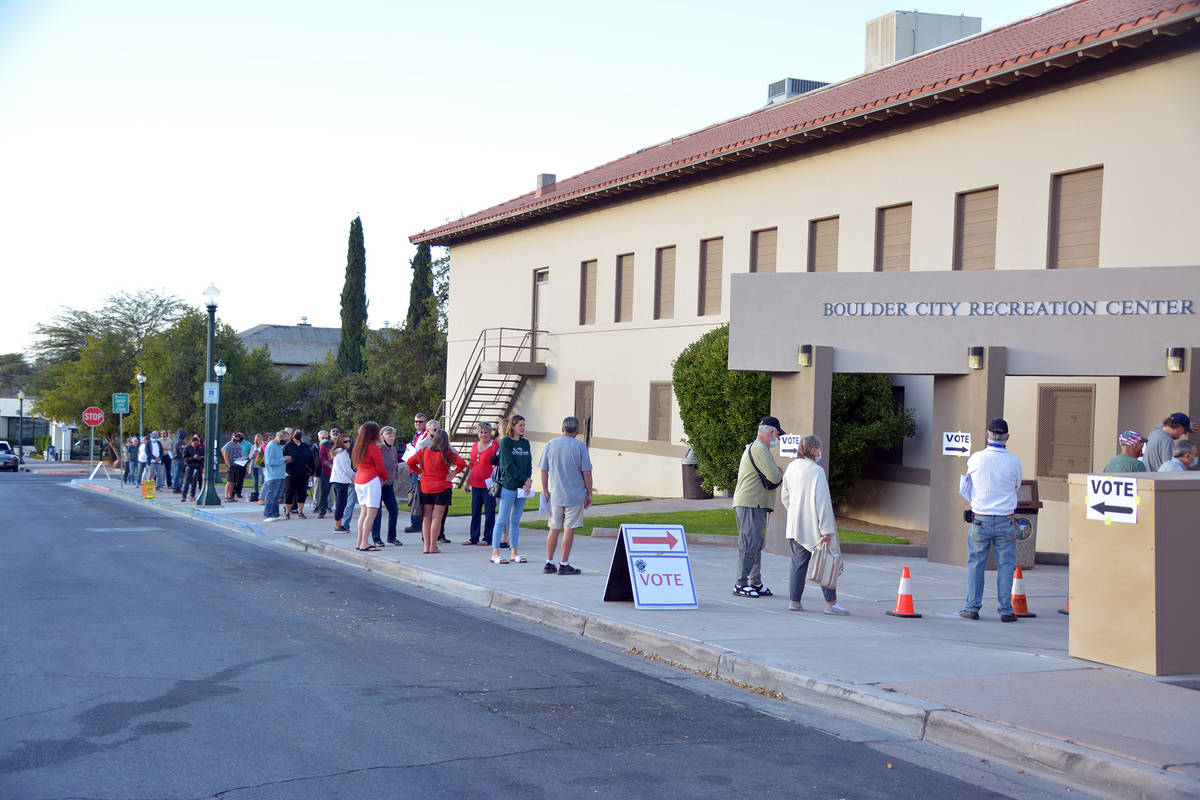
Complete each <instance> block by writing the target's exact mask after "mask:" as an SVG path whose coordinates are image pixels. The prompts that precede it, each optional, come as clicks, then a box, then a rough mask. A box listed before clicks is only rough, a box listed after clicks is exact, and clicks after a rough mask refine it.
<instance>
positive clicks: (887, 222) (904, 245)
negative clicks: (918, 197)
mask: <svg viewBox="0 0 1200 800" xmlns="http://www.w3.org/2000/svg"><path fill="white" fill-rule="evenodd" d="M911 244H912V203H905V204H904V205H900V206H889V207H888V208H880V209H876V212H875V271H876V272H907V271H908V259H909V252H910V246H911Z"/></svg>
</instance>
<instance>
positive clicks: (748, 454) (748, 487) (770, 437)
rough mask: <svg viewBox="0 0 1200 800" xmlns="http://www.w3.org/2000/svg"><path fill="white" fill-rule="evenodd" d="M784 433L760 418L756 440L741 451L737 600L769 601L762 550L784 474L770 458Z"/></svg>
mask: <svg viewBox="0 0 1200 800" xmlns="http://www.w3.org/2000/svg"><path fill="white" fill-rule="evenodd" d="M783 433H784V431H783V428H781V427H779V420H778V419H776V418H775V417H763V418H762V421H761V422H760V423H759V424H758V436H757V438H755V440H754V441H753V442H751V443H750V444H749V445H747V447H746V449H745V450H744V451H742V460H741V462H740V463H739V464H738V478H737V486H736V488H735V489H734V491H733V514H734V517H735V518H736V519H737V526H738V575H737V580H736V581H735V582H734V584H733V593H734V594H735V595H738V596H739V597H770V596H771V595H772V594H774V593H773V592H772V591H771V590H770V589H768V588H767V587H766V586H763V582H762V548H763V543H764V541H765V540H766V537H767V514H769V513H770V512H771V511H772V510H773V509H774V508H775V492H776V490H777V489H778V488H779V484H780V482H782V481H783V471H782V470H781V469H779V466H778V465H777V464H776V463H775V459H774V458H773V457H772V456H771V448H772V447H775V446H776V445H778V444H779V437H780V436H782V435H783Z"/></svg>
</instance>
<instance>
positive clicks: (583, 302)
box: [579, 260, 596, 325]
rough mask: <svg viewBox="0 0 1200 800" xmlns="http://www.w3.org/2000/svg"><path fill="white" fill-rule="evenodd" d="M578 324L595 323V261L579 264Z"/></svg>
mask: <svg viewBox="0 0 1200 800" xmlns="http://www.w3.org/2000/svg"><path fill="white" fill-rule="evenodd" d="M579 324H580V325H595V324H596V262H595V260H592V261H584V262H583V263H581V264H580V265H579Z"/></svg>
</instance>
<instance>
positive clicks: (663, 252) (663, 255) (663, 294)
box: [654, 246, 675, 319]
mask: <svg viewBox="0 0 1200 800" xmlns="http://www.w3.org/2000/svg"><path fill="white" fill-rule="evenodd" d="M674 316H675V248H674V247H673V246H672V247H660V248H658V250H656V251H655V253H654V318H655V319H671V318H672V317H674Z"/></svg>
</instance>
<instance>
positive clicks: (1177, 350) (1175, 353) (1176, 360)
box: [1167, 347, 1184, 372]
mask: <svg viewBox="0 0 1200 800" xmlns="http://www.w3.org/2000/svg"><path fill="white" fill-rule="evenodd" d="M1183 351H1184V348H1182V347H1168V348H1167V372H1183Z"/></svg>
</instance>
